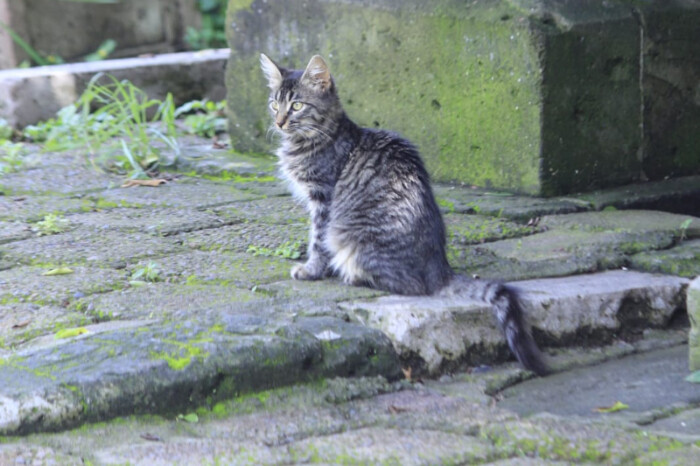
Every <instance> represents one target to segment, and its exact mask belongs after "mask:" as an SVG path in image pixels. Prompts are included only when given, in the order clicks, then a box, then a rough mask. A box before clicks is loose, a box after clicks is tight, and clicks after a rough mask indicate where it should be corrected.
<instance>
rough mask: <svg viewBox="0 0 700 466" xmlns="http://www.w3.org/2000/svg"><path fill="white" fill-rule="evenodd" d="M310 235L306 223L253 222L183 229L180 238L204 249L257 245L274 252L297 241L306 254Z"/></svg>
mask: <svg viewBox="0 0 700 466" xmlns="http://www.w3.org/2000/svg"><path fill="white" fill-rule="evenodd" d="M308 237H309V227H308V225H307V224H306V223H292V224H288V225H285V226H284V227H283V228H280V226H279V225H271V224H265V223H256V222H250V223H240V224H234V225H229V226H225V227H221V228H217V229H210V230H199V231H194V232H191V233H183V234H182V235H179V236H178V239H179V240H181V241H182V244H183V245H185V246H187V247H190V248H195V249H201V250H204V251H212V250H216V251H233V252H246V251H247V250H248V248H249V247H250V246H255V247H257V248H265V249H267V250H269V251H273V252H274V251H275V250H276V249H277V248H280V247H283V246H289V245H297V246H298V249H299V250H300V251H302V252H304V254H305V251H306V241H307V239H308ZM302 256H303V254H302Z"/></svg>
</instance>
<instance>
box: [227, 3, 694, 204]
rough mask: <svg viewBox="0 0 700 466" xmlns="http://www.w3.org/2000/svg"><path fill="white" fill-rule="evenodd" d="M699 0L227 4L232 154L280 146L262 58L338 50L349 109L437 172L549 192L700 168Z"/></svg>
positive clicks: (294, 59)
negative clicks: (396, 135) (395, 134)
mask: <svg viewBox="0 0 700 466" xmlns="http://www.w3.org/2000/svg"><path fill="white" fill-rule="evenodd" d="M697 24H700V1H698V0H670V1H661V0H648V1H639V2H631V1H627V0H617V1H615V0H607V1H603V0H577V1H572V0H480V1H472V2H457V1H454V0H435V1H431V2H424V1H419V0H402V1H399V0H372V1H370V0H267V1H262V0H255V1H250V0H230V2H229V11H228V25H229V29H228V38H229V43H230V46H231V59H230V60H229V67H228V71H227V89H228V105H229V114H230V131H231V135H232V140H233V143H234V145H235V146H236V148H238V149H240V150H246V151H265V152H267V151H269V150H270V149H271V146H272V144H271V142H270V141H269V139H268V138H267V137H266V134H267V128H268V126H269V120H268V116H267V113H266V105H265V102H266V95H267V90H266V86H265V82H264V80H263V77H262V74H261V72H260V70H259V65H258V56H259V54H260V52H265V53H266V54H268V55H269V56H270V57H272V58H273V59H275V60H277V61H278V62H279V63H280V64H281V65H283V66H294V67H303V66H304V65H305V64H306V63H307V61H308V59H309V58H310V57H311V56H312V55H313V54H316V53H320V54H322V55H324V56H325V57H326V58H327V61H328V62H329V64H330V66H331V71H332V72H333V73H334V77H335V79H336V82H337V84H338V87H339V90H340V94H341V99H342V100H343V102H344V105H345V107H346V110H347V112H348V114H349V115H350V116H351V117H352V118H353V119H355V120H356V121H357V122H358V123H360V124H362V125H364V126H369V127H382V128H387V129H393V130H397V131H399V132H401V133H403V134H404V135H405V136H406V137H408V138H410V139H411V140H413V141H414V142H415V143H417V144H418V145H419V147H420V148H421V151H422V153H423V156H424V158H425V159H426V163H427V165H428V168H429V170H430V171H431V173H432V175H433V177H434V178H435V179H437V180H440V181H456V182H461V183H468V184H474V185H479V186H486V187H495V188H501V189H509V190H515V191H521V192H528V193H533V194H542V195H556V194H566V193H570V192H577V191H587V190H592V189H596V188H602V187H608V186H615V185H621V184H626V183H630V182H634V181H644V180H647V179H662V178H664V177H668V176H683V175H690V174H696V173H700V151H699V150H697V149H696V148H697V147H700V142H698V140H697V138H698V134H700V133H699V132H698V131H696V130H693V128H698V127H700V84H698V82H699V81H700V64H699V62H697V59H696V57H697V56H700V37H698V35H699V34H700V32H699V31H700V28H697V27H696V25H697Z"/></svg>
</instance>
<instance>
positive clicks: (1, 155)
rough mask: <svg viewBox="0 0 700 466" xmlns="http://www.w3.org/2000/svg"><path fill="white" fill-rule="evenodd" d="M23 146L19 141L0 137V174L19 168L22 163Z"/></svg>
mask: <svg viewBox="0 0 700 466" xmlns="http://www.w3.org/2000/svg"><path fill="white" fill-rule="evenodd" d="M24 156H25V152H24V146H23V145H22V144H21V143H15V142H10V141H8V140H6V139H0V175H1V174H3V173H10V172H14V171H17V170H19V169H20V167H21V166H22V164H23V163H24Z"/></svg>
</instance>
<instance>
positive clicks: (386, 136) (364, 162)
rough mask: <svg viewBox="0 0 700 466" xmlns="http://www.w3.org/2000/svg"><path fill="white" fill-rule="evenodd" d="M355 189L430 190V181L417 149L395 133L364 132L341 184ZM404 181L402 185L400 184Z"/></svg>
mask: <svg viewBox="0 0 700 466" xmlns="http://www.w3.org/2000/svg"><path fill="white" fill-rule="evenodd" d="M343 178H345V181H352V182H353V184H354V185H358V183H359V185H360V186H365V187H366V185H367V184H374V185H377V187H379V186H386V185H394V187H396V188H401V187H404V188H408V187H409V185H412V189H419V190H420V191H423V189H425V188H427V189H429V185H430V180H429V176H428V173H427V171H426V170H425V166H424V165H423V161H422V159H421V157H420V154H419V152H418V149H417V148H416V146H414V145H413V144H412V143H411V142H410V141H408V140H407V139H405V138H403V137H402V136H400V135H399V134H397V133H395V132H393V131H387V130H376V129H368V128H362V129H361V133H360V137H359V139H358V141H357V144H356V145H355V147H354V148H353V150H352V151H351V152H350V155H349V157H348V161H347V166H346V167H345V170H344V171H343V173H342V174H341V182H342V181H344V180H343ZM399 180H402V181H403V182H402V183H398V184H397V181H399Z"/></svg>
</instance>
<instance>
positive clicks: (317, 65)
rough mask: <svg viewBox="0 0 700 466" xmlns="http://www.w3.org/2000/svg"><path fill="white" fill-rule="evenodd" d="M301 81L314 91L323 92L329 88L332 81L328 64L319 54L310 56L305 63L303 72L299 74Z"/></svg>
mask: <svg viewBox="0 0 700 466" xmlns="http://www.w3.org/2000/svg"><path fill="white" fill-rule="evenodd" d="M301 82H302V84H304V85H306V86H307V87H310V88H311V89H314V90H316V91H321V92H325V91H327V90H328V89H330V88H331V84H332V83H333V81H332V79H331V72H330V71H329V70H328V65H327V64H326V62H325V61H324V60H323V58H322V57H321V55H314V56H313V57H311V60H310V61H309V64H308V65H306V69H305V70H304V74H303V75H302V76H301Z"/></svg>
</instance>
